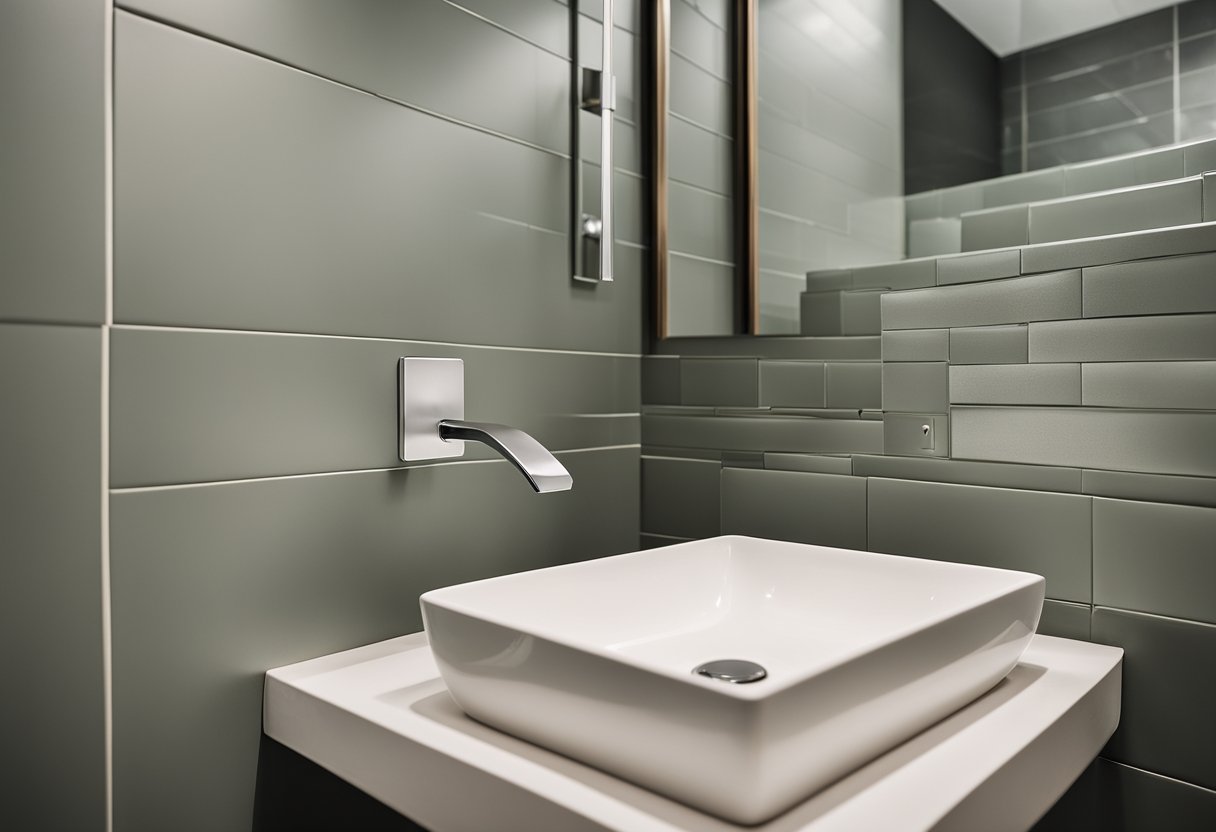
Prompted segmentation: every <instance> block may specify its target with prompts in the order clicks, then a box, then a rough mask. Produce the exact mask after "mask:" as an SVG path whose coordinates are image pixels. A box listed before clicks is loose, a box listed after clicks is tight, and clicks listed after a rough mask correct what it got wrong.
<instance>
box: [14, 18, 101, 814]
mask: <svg viewBox="0 0 1216 832" xmlns="http://www.w3.org/2000/svg"><path fill="white" fill-rule="evenodd" d="M2 37H3V36H0V38H2ZM101 369H102V361H101V332H100V330H98V329H93V328H86V327H48V326H28V325H6V324H0V389H2V390H3V391H4V417H3V422H4V430H3V431H0V467H2V469H3V474H2V475H0V529H3V532H2V538H3V544H0V549H2V550H3V556H0V655H3V656H4V680H5V681H4V693H3V695H2V696H0V698H2V699H3V702H4V706H3V707H2V708H0V737H3V738H4V739H3V741H2V743H0V747H2V749H3V750H0V757H3V759H4V761H5V762H4V769H5V774H4V799H3V800H2V801H0V827H3V828H5V829H65V830H82V832H83V831H84V830H93V832H101V830H104V829H105V828H106V792H105V770H106V757H105V754H106V749H105V728H104V723H105V708H104V704H105V703H104V701H103V680H102V674H103V668H102V637H101V614H102V613H101V600H102V583H101V511H102V496H101Z"/></svg>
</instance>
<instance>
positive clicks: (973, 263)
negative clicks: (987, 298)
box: [937, 248, 1022, 286]
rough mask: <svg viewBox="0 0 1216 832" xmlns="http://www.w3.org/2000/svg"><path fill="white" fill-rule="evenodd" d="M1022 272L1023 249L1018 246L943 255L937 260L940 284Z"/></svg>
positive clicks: (975, 280) (1011, 275)
mask: <svg viewBox="0 0 1216 832" xmlns="http://www.w3.org/2000/svg"><path fill="white" fill-rule="evenodd" d="M1021 273H1022V251H1021V249H1017V248H1011V249H1005V250H1003V251H982V252H978V253H976V254H961V255H959V256H958V257H943V258H942V259H940V260H938V261H937V283H938V285H939V286H944V285H946V284H950V283H975V282H977V281H981V280H996V279H998V278H1002V277H1017V276H1018V275H1020V274H1021Z"/></svg>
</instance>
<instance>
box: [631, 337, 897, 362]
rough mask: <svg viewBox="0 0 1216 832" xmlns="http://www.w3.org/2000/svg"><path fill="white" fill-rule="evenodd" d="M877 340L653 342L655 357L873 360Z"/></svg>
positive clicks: (793, 338) (798, 339)
mask: <svg viewBox="0 0 1216 832" xmlns="http://www.w3.org/2000/svg"><path fill="white" fill-rule="evenodd" d="M880 349H881V348H880V340H879V338H878V336H845V337H841V336H836V337H818V338H816V337H806V336H798V335H795V336H775V337H771V338H751V337H748V336H734V337H725V338H666V339H663V340H661V341H655V342H654V344H653V347H652V352H654V353H656V354H658V355H716V356H728V355H748V356H754V357H757V358H809V359H846V360H848V359H874V360H877V359H878V358H879V355H880Z"/></svg>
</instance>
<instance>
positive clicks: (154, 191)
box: [115, 13, 644, 352]
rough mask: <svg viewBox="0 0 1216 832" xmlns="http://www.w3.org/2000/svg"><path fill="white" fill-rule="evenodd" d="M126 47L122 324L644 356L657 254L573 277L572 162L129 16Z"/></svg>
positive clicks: (120, 171)
mask: <svg viewBox="0 0 1216 832" xmlns="http://www.w3.org/2000/svg"><path fill="white" fill-rule="evenodd" d="M460 14H462V15H463V13H460ZM464 16H465V17H468V16H467V15H464ZM470 19H472V18H470ZM474 22H476V21H474ZM478 25H483V26H484V24H481V23H479V24H478ZM492 31H497V30H492ZM499 34H500V35H501V33H499ZM117 41H118V46H117V50H118V51H117V68H116V72H117V80H116V85H117V92H116V95H117V105H116V106H117V107H118V109H119V110H121V111H122V113H123V117H122V118H120V119H119V120H118V123H117V135H116V150H115V152H116V163H115V164H116V177H117V181H116V195H117V197H116V198H117V205H116V218H115V219H116V231H117V235H118V236H117V250H116V253H115V256H116V265H115V271H116V276H115V282H116V285H115V294H116V298H115V303H116V308H115V314H116V319H117V320H118V321H120V322H128V323H131V322H134V323H152V324H172V325H185V326H203V327H218V328H234V329H259V330H285V331H296V332H325V333H335V334H357V335H376V336H387V337H408V338H416V339H425V340H442V341H456V342H464V343H487V342H488V343H499V344H504V343H505V344H517V345H527V346H542V347H546V346H548V347H554V346H556V347H565V348H571V347H573V348H578V349H590V350H608V351H625V352H636V351H638V347H639V344H640V339H641V316H639V315H638V314H637V310H638V309H639V308H640V303H641V286H640V274H641V266H642V259H643V254H644V252H643V251H642V250H641V249H637V248H632V247H629V246H624V245H618V247H617V258H618V271H619V275H618V277H619V280H618V282H617V283H615V284H613V285H612V286H610V287H604V286H595V287H592V286H588V285H586V284H575V283H574V282H573V281H571V280H570V278H569V269H568V265H569V264H568V252H567V245H566V234H565V229H566V227H567V224H568V222H569V218H568V217H567V216H566V214H567V211H566V205H567V204H568V199H567V184H568V170H567V168H568V165H567V163H566V162H565V161H564V160H563V159H561V158H559V157H557V156H555V155H553V154H550V153H546V152H543V151H540V150H536V149H533V148H530V147H526V146H524V145H521V144H518V143H516V142H512V141H507V140H504V139H501V138H498V137H495V136H492V135H489V134H486V133H483V132H480V131H477V130H471V129H468V128H465V127H461V126H459V125H455V124H452V123H451V122H447V121H443V120H441V119H437V118H433V117H431V116H427V115H424V114H421V113H418V112H416V111H414V110H410V109H407V108H404V107H400V106H398V105H396V104H392V103H389V102H386V101H383V100H380V99H377V98H373V97H370V96H366V95H361V94H359V93H356V92H353V91H350V90H347V89H343V88H341V87H338V86H335V85H333V84H329V83H327V82H324V81H320V80H317V79H314V78H311V77H308V76H306V75H303V74H300V73H298V72H294V71H292V70H289V69H286V68H282V67H279V66H276V65H274V64H272V63H270V62H267V61H264V60H261V59H259V58H256V57H252V56H250V55H247V54H243V53H241V52H238V51H236V50H233V49H229V48H227V47H224V46H220V45H216V44H214V43H211V42H208V41H205V40H202V39H200V38H196V37H193V36H190V35H186V34H183V33H180V32H177V31H175V30H173V29H170V28H167V27H164V26H160V25H158V24H154V23H149V22H147V21H144V20H141V19H138V18H134V17H131V16H129V15H120V16H119V20H118V31H117ZM183 159H190V160H192V161H191V163H190V164H183V163H182V160H183ZM622 178H625V179H627V178H629V177H628V176H627V175H625V174H618V180H620V179H622ZM183 195H187V196H188V198H184V197H183ZM169 206H171V208H170V207H169ZM504 286H509V287H510V288H509V289H507V290H504V288H503V287H504Z"/></svg>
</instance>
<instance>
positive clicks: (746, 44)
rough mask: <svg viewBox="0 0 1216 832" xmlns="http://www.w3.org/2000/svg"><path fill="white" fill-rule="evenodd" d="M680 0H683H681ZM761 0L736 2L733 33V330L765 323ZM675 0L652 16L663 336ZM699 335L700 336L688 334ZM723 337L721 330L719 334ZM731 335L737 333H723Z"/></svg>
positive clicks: (660, 2)
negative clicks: (759, 136)
mask: <svg viewBox="0 0 1216 832" xmlns="http://www.w3.org/2000/svg"><path fill="white" fill-rule="evenodd" d="M675 1H676V2H679V0H675ZM756 2H757V0H736V2H734V3H733V6H734V16H733V19H732V21H731V22H732V25H733V27H734V30H733V32H732V38H731V45H732V49H731V60H732V65H731V83H732V88H733V92H734V107H733V120H732V122H733V126H734V143H735V157H734V165H733V167H734V177H733V184H734V194H733V201H734V206H733V207H734V211H733V214H734V232H735V308H734V331H733V332H732V333H731V335H732V336H740V335H756V334H757V332H758V331H759V328H760V299H759V273H760V269H759V249H758V239H757V222H758V220H757V215H758V212H757V204H758V199H757V167H756V165H757V163H756V95H757V93H756ZM671 3H672V0H655V2H654V6H653V7H654V16H653V18H652V19H651V27H652V30H651V38H650V42H651V43H652V44H653V47H654V54H653V56H652V58H653V63H652V66H653V67H654V95H653V100H654V108H653V112H652V118H651V125H652V128H651V132H652V135H651V168H650V169H651V171H653V177H652V180H653V184H652V193H651V203H652V211H653V214H652V215H653V217H654V222H655V229H654V246H653V258H654V259H653V268H654V275H655V281H654V283H655V292H656V295H655V299H654V310H655V318H656V320H655V329H654V332H655V335H656V336H657V338H659V339H660V340H665V339H667V338H672V337H683V336H672V335H670V334H669V327H668V319H669V313H670V308H669V304H668V288H669V286H668V262H669V256H670V252H669V243H668V226H667V211H668V193H667V191H668V186H667V173H668V167H667V158H668V149H669V148H668V137H667V133H668V130H667V119H668V102H669V100H670V95H669V92H670V87H671V71H670V63H669V56H670V54H671V52H670V50H671ZM688 337H697V336H688ZM714 337H718V336H714ZM721 337H731V336H721Z"/></svg>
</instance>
